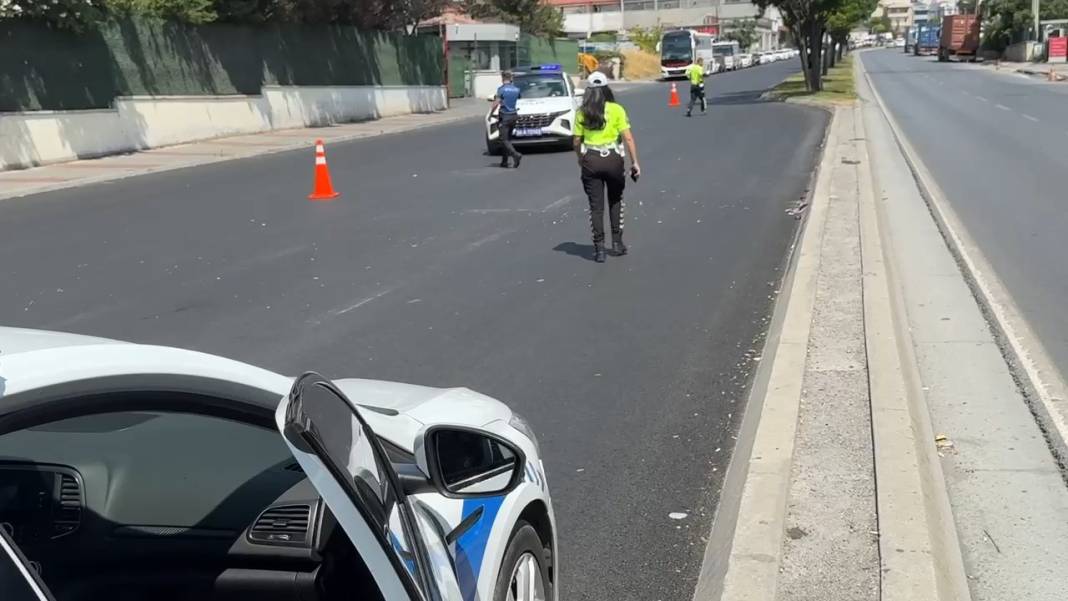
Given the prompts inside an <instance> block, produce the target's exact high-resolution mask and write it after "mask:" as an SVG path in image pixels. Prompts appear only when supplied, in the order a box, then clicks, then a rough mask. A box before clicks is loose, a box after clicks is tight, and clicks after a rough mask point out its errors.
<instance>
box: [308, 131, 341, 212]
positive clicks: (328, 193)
mask: <svg viewBox="0 0 1068 601" xmlns="http://www.w3.org/2000/svg"><path fill="white" fill-rule="evenodd" d="M337 196H338V193H337V192H335V191H334V186H333V184H331V183H330V169H329V168H328V167H327V166H326V149H325V148H323V141H322V140H316V141H315V188H314V189H312V193H311V194H309V195H308V200H332V199H334V198H337Z"/></svg>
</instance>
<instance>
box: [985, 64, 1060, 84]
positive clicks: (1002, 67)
mask: <svg viewBox="0 0 1068 601" xmlns="http://www.w3.org/2000/svg"><path fill="white" fill-rule="evenodd" d="M980 64H981V65H983V66H985V67H986V68H988V69H994V70H995V71H1008V72H1010V73H1011V72H1015V73H1020V74H1022V75H1030V76H1034V77H1041V78H1043V79H1048V78H1049V72H1050V69H1053V74H1054V77H1055V78H1056V81H1068V63H1056V64H1051V63H1014V62H1009V61H995V60H990V61H983V62H982V63H980Z"/></svg>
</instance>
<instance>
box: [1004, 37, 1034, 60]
mask: <svg viewBox="0 0 1068 601" xmlns="http://www.w3.org/2000/svg"><path fill="white" fill-rule="evenodd" d="M1041 54H1042V47H1041V45H1040V44H1039V43H1038V42H1033V41H1032V42H1017V43H1015V44H1012V45H1011V46H1009V47H1008V48H1006V49H1005V56H1004V58H1005V60H1007V61H1013V62H1016V63H1026V62H1030V61H1033V60H1037V59H1038V58H1039V57H1040V56H1041Z"/></svg>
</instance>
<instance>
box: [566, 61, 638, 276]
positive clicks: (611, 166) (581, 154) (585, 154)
mask: <svg viewBox="0 0 1068 601" xmlns="http://www.w3.org/2000/svg"><path fill="white" fill-rule="evenodd" d="M574 137H575V140H574V143H575V152H576V153H577V154H578V163H579V167H581V170H582V185H583V187H584V188H585V190H586V196H587V198H588V200H589V202H590V225H591V227H592V229H593V260H594V261H597V262H598V263H604V262H605V259H606V255H607V253H606V252H605V248H604V204H605V191H606V189H607V192H608V216H609V220H610V221H611V228H612V253H613V254H615V255H616V256H622V255H625V254H627V247H626V246H625V245H624V244H623V188H624V187H626V183H627V182H626V174H625V173H624V161H623V157H624V156H625V154H626V153H625V152H624V150H623V145H624V144H626V152H627V153H630V164H631V168H630V176H631V179H633V180H634V181H637V180H638V176H639V175H640V174H641V167H639V166H638V146H637V144H636V143H635V141H634V136H633V135H632V134H631V132H630V121H628V119H627V111H626V110H625V109H624V108H623V107H622V106H620V105H619V104H616V101H615V96H614V95H613V94H612V90H611V89H610V88H609V87H608V77H606V76H605V74H604V73H601V72H599V71H595V72H594V73H592V74H590V76H589V78H587V79H586V93H585V96H583V99H582V107H581V108H580V109H579V111H578V114H577V115H576V116H575V127H574ZM621 140H622V143H621Z"/></svg>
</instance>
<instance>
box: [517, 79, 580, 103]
mask: <svg viewBox="0 0 1068 601" xmlns="http://www.w3.org/2000/svg"><path fill="white" fill-rule="evenodd" d="M514 83H515V85H516V87H517V88H519V97H520V98H524V99H530V98H557V97H560V96H567V85H566V84H565V83H564V78H563V76H562V75H561V74H559V73H552V74H548V73H526V74H523V75H516V77H515V82H514Z"/></svg>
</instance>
